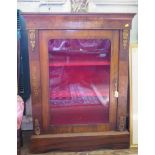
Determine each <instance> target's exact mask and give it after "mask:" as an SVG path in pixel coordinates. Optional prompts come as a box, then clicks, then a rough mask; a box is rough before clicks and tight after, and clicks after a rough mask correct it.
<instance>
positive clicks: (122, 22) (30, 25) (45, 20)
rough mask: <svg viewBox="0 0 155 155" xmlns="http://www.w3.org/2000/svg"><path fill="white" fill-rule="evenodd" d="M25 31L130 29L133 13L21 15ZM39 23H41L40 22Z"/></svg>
mask: <svg viewBox="0 0 155 155" xmlns="http://www.w3.org/2000/svg"><path fill="white" fill-rule="evenodd" d="M22 15H23V16H24V18H25V20H26V23H27V25H26V26H27V29H34V28H35V29H50V30H51V29H54V30H56V29H57V30H58V29H59V30H64V29H69V30H72V29H76V30H78V29H82V30H84V29H91V30H93V29H95V30H97V29H115V30H116V29H124V28H126V29H130V28H131V24H132V23H131V20H132V18H133V16H134V15H135V14H133V13H130V14H129V13H128V14H125V13H104V14H103V13H89V14H86V13H85V14H81V13H75V14H69V13H68V14H67V13H65V14H60V13H52V14H49V13H23V14H22ZM40 21H41V22H40Z"/></svg>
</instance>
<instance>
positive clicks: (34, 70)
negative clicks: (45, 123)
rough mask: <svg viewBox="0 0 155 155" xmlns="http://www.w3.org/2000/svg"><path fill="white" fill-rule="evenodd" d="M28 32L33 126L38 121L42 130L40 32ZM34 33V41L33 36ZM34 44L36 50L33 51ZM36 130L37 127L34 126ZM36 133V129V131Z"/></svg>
mask: <svg viewBox="0 0 155 155" xmlns="http://www.w3.org/2000/svg"><path fill="white" fill-rule="evenodd" d="M27 32H28V45H29V63H30V83H31V96H32V114H33V124H34V120H35V119H38V121H39V126H40V128H41V129H42V111H41V109H42V102H41V94H42V91H41V84H40V55H39V50H38V45H39V43H38V30H29V31H27ZM30 33H33V35H34V37H33V40H32V38H31V36H30V35H31V34H30ZM32 42H33V43H34V45H35V46H34V48H33V49H32ZM34 128H35V125H34ZM34 132H35V129H34Z"/></svg>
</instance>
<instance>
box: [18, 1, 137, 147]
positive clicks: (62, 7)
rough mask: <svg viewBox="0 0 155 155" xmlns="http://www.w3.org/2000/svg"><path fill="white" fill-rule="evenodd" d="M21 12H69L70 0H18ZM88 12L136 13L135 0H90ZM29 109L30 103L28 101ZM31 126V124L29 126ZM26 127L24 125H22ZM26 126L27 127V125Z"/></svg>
mask: <svg viewBox="0 0 155 155" xmlns="http://www.w3.org/2000/svg"><path fill="white" fill-rule="evenodd" d="M17 7H18V9H20V10H21V11H22V12H70V10H71V7H70V0H18V1H17ZM88 12H102V13H105V12H106V13H107V12H113V13H123V12H124V13H137V12H138V2H137V0H90V3H89V7H88ZM137 52H138V15H136V16H135V17H134V19H133V22H132V30H131V32H130V79H131V80H130V82H131V88H132V89H131V92H130V93H131V97H132V98H131V114H132V115H131V133H132V134H131V136H132V137H131V146H136V145H137V144H138V109H137V108H138V85H137V83H138V82H137V79H138V75H137V67H138V65H137V64H138V53H137ZM27 105H29V106H28V107H30V108H29V109H30V111H31V104H30V102H28V104H27ZM28 116H29V115H28ZM30 127H32V126H30ZM23 128H25V129H26V126H24V125H23ZM27 128H29V127H28V126H27Z"/></svg>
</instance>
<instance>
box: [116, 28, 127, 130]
mask: <svg viewBox="0 0 155 155" xmlns="http://www.w3.org/2000/svg"><path fill="white" fill-rule="evenodd" d="M123 31H124V30H120V51H119V87H118V90H119V98H118V110H117V129H118V130H120V129H119V127H120V126H122V125H123V126H124V127H123V128H124V130H125V129H126V121H123V122H121V120H122V119H123V118H125V119H126V117H127V103H128V102H127V96H128V81H129V79H128V72H129V64H128V63H129V60H128V59H129V30H127V31H126V30H125V32H126V33H127V34H126V36H124V35H123V33H124V32H123ZM124 41H125V42H126V44H125V45H126V46H123V43H124Z"/></svg>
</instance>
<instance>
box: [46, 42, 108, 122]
mask: <svg viewBox="0 0 155 155" xmlns="http://www.w3.org/2000/svg"><path fill="white" fill-rule="evenodd" d="M110 47H111V43H110V40H108V39H105V40H102V39H66V40H63V39H51V40H49V42H48V50H49V90H50V91H49V92H50V94H49V96H50V100H49V103H50V106H51V124H52V125H65V124H66V125H67V124H96V123H108V122H109V82H110V53H111V49H110Z"/></svg>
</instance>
